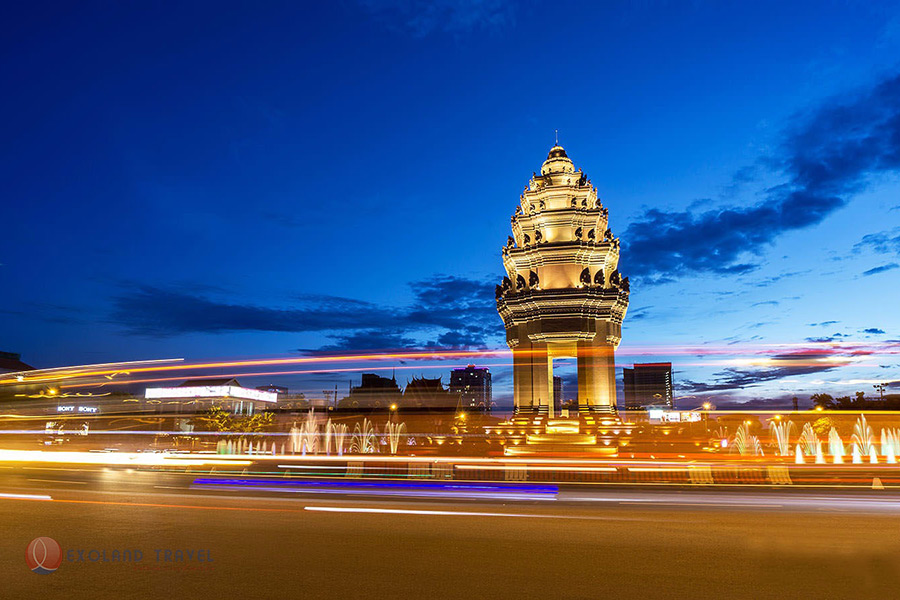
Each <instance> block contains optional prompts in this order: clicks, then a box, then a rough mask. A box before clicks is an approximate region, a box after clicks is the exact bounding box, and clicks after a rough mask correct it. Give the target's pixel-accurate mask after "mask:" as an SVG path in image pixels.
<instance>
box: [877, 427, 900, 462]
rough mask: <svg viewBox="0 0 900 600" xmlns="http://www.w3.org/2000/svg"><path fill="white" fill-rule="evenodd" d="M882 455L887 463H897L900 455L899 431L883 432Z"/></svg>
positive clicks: (887, 430) (889, 430) (888, 430)
mask: <svg viewBox="0 0 900 600" xmlns="http://www.w3.org/2000/svg"><path fill="white" fill-rule="evenodd" d="M881 454H882V456H884V457H885V462H888V463H892V464H893V463H896V462H897V455H898V454H900V431H898V430H897V429H882V430H881Z"/></svg>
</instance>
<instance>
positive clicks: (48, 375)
mask: <svg viewBox="0 0 900 600" xmlns="http://www.w3.org/2000/svg"><path fill="white" fill-rule="evenodd" d="M510 353H511V352H510V351H509V350H479V351H469V350H467V351H459V350H453V351H447V350H443V351H442V350H435V351H429V352H399V353H390V354H348V355H331V356H298V357H290V358H263V359H250V360H229V361H221V362H200V363H187V362H182V363H180V364H177V365H156V366H150V367H143V366H142V367H132V368H128V369H127V372H128V374H129V375H130V374H133V373H152V372H167V371H185V370H195V369H196V370H202V369H224V368H228V367H250V366H272V365H293V364H324V363H329V362H341V361H343V362H352V361H361V362H365V361H380V360H419V359H428V358H435V359H437V358H465V357H485V356H504V355H507V356H508V355H509V354H510ZM171 360H178V361H183V359H171ZM153 362H162V361H153ZM107 364H109V363H106V364H103V365H81V366H74V367H56V368H54V369H42V370H35V371H21V372H19V373H15V374H13V375H14V376H11V377H5V378H3V379H0V384H21V383H47V382H50V381H60V380H63V379H67V378H72V377H98V376H106V375H117V374H121V373H123V369H110V368H97V367H106V365H107ZM116 364H119V363H116ZM121 364H124V363H121ZM58 371H64V372H62V373H59V372H58Z"/></svg>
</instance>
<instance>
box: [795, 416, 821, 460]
mask: <svg viewBox="0 0 900 600" xmlns="http://www.w3.org/2000/svg"><path fill="white" fill-rule="evenodd" d="M800 445H801V446H802V447H803V452H804V454H806V456H815V454H816V447H818V445H819V436H817V435H816V432H815V430H814V429H813V427H812V425H811V424H810V423H806V424H805V425H804V426H803V431H802V432H801V433H800Z"/></svg>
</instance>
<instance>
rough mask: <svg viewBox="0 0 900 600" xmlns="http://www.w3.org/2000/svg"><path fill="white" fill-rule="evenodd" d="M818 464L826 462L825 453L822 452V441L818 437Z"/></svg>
mask: <svg viewBox="0 0 900 600" xmlns="http://www.w3.org/2000/svg"><path fill="white" fill-rule="evenodd" d="M816 464H817V465H824V464H825V453H824V452H822V442H820V441H819V440H818V439H816Z"/></svg>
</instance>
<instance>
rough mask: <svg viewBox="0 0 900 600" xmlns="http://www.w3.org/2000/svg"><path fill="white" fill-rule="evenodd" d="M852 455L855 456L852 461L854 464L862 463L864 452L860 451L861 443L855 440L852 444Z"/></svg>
mask: <svg viewBox="0 0 900 600" xmlns="http://www.w3.org/2000/svg"><path fill="white" fill-rule="evenodd" d="M850 448H851V450H850V455H851V456H852V457H853V458H852V462H853V464H854V465H859V464H862V454H861V453H860V451H859V444H857V443H856V442H853V444H851V446H850Z"/></svg>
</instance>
